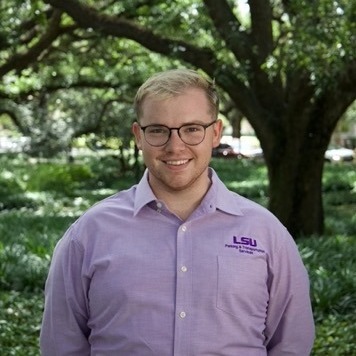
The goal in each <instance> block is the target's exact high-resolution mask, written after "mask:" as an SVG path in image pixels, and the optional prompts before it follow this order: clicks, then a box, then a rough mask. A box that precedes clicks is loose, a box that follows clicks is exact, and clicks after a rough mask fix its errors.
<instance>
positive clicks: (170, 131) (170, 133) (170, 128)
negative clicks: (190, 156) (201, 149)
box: [138, 119, 217, 147]
mask: <svg viewBox="0 0 356 356" xmlns="http://www.w3.org/2000/svg"><path fill="white" fill-rule="evenodd" d="M216 121H217V120H216V119H215V120H214V121H212V122H211V123H209V124H205V125H204V124H195V123H193V122H192V123H189V124H184V125H182V126H180V127H168V126H166V125H160V124H153V125H146V126H141V125H140V124H138V126H140V129H141V130H142V131H143V136H144V137H145V140H146V142H147V143H148V144H149V145H150V146H152V147H162V146H164V145H165V144H167V142H168V141H169V139H170V138H171V136H172V130H177V132H178V136H179V138H180V139H181V140H182V141H183V142H184V143H185V144H186V145H188V146H197V145H200V144H201V143H202V142H203V141H204V139H205V135H206V129H207V128H208V127H210V126H211V125H213V124H215V123H216ZM192 125H195V126H201V127H203V128H204V136H203V138H202V140H201V141H200V142H198V143H194V144H190V143H186V142H185V141H184V140H183V139H182V137H181V134H180V129H181V128H183V127H185V126H192ZM152 126H159V127H164V128H166V129H168V130H169V135H168V137H167V141H166V142H165V143H162V144H160V145H152V143H150V142H148V141H147V139H146V134H145V130H146V129H147V128H148V127H152Z"/></svg>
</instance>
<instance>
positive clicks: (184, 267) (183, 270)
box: [180, 266, 188, 272]
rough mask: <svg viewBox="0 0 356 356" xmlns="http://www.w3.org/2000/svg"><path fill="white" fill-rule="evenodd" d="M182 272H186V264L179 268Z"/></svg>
mask: <svg viewBox="0 0 356 356" xmlns="http://www.w3.org/2000/svg"><path fill="white" fill-rule="evenodd" d="M180 270H181V271H182V272H187V271H188V268H187V267H186V266H182V267H181V269H180Z"/></svg>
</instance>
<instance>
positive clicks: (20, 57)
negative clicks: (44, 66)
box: [0, 10, 62, 78]
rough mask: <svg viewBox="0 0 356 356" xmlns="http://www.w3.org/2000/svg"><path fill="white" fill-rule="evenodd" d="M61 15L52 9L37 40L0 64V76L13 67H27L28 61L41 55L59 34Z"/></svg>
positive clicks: (34, 59) (18, 68)
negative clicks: (45, 29) (31, 45)
mask: <svg viewBox="0 0 356 356" xmlns="http://www.w3.org/2000/svg"><path fill="white" fill-rule="evenodd" d="M61 16H62V12H61V11H58V10H57V11H54V13H53V16H52V17H51V19H50V21H49V23H48V26H47V31H46V32H45V33H44V34H43V36H42V37H41V38H40V39H39V40H38V42H37V43H36V44H35V45H34V46H33V47H31V48H30V49H28V51H27V52H25V53H21V54H20V53H19V54H16V55H14V56H12V57H11V58H10V60H9V61H8V62H6V63H5V64H3V65H2V66H0V78H2V77H3V76H4V75H5V74H7V73H8V72H10V71H11V70H13V69H16V70H19V71H21V70H22V69H24V68H27V67H28V65H29V64H30V63H32V62H34V61H36V60H37V59H38V58H39V57H40V56H41V54H42V53H43V51H45V50H46V49H47V48H48V47H49V46H50V45H51V44H52V43H53V41H54V40H55V39H56V38H57V37H58V36H59V35H60V34H61V28H60V22H61Z"/></svg>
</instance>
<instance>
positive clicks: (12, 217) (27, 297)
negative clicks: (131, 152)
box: [0, 156, 356, 356]
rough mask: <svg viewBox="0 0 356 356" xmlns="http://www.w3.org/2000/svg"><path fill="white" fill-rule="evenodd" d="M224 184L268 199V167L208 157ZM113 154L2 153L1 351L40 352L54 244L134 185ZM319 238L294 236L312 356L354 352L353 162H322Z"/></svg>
mask: <svg viewBox="0 0 356 356" xmlns="http://www.w3.org/2000/svg"><path fill="white" fill-rule="evenodd" d="M212 164H213V167H214V168H215V169H216V170H217V171H218V172H219V174H220V176H221V177H222V179H223V180H224V181H225V182H226V184H227V186H228V187H229V188H230V189H232V190H235V191H237V192H239V193H240V194H242V195H245V196H247V197H249V198H251V199H252V200H255V201H258V202H259V203H261V204H266V203H267V185H268V181H267V177H266V169H265V167H264V166H263V164H261V163H255V162H250V161H240V160H236V161H231V160H226V161H224V160H217V159H216V160H214V161H213V163H212ZM116 167H118V165H117V162H115V160H114V159H113V158H108V159H103V158H101V159H100V161H99V160H98V161H95V160H94V159H93V158H91V159H86V160H83V161H82V162H81V163H80V164H78V163H76V164H70V165H69V164H66V163H64V162H63V163H61V162H57V163H55V162H52V163H48V162H42V163H38V162H29V161H28V160H26V159H22V158H21V157H12V158H11V159H9V158H8V157H5V156H0V349H1V355H2V356H7V355H19V356H21V355H26V356H32V355H39V349H38V335H39V331H40V322H41V314H42V309H43V286H44V282H45V278H46V273H47V270H48V265H49V262H50V256H51V253H52V250H53V247H54V245H55V243H56V241H57V240H58V239H59V238H60V237H61V235H62V234H63V232H64V231H65V230H66V229H67V227H68V226H69V224H70V223H71V222H72V221H74V219H76V217H78V216H79V215H80V214H81V213H82V212H83V211H84V210H85V209H87V208H88V207H89V206H90V205H92V204H93V203H94V202H95V201H97V200H100V199H102V198H104V197H106V196H108V195H110V194H112V193H114V192H115V191H116V190H118V189H123V188H125V187H128V186H130V185H131V184H133V183H134V182H135V177H134V176H133V175H132V174H130V173H126V174H120V172H118V171H117V168H116ZM323 186H324V202H325V212H326V221H325V226H326V229H325V231H326V232H325V235H324V236H319V237H312V238H305V239H302V240H298V241H297V243H298V246H299V249H300V252H301V255H302V257H303V260H304V262H305V265H306V267H307V269H308V271H309V275H310V280H311V297H312V303H313V308H314V313H315V320H316V326H317V338H316V342H315V347H314V350H313V355H324V356H325V355H332V356H334V355H345V356H349V355H353V354H356V351H355V350H356V341H355V340H354V339H355V338H354V335H356V273H355V271H356V259H355V256H356V213H355V212H356V166H355V164H354V165H350V164H343V165H331V164H327V165H326V168H325V173H324V178H323Z"/></svg>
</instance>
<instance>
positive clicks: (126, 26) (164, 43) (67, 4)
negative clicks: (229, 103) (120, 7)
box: [45, 0, 216, 73]
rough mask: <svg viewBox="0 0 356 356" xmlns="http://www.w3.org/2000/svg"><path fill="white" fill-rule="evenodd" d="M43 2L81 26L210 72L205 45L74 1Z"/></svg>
mask: <svg viewBox="0 0 356 356" xmlns="http://www.w3.org/2000/svg"><path fill="white" fill-rule="evenodd" d="M45 1H46V2H47V3H49V4H51V5H52V6H54V7H56V8H58V9H61V10H63V11H65V12H66V13H67V14H68V15H69V16H71V17H72V18H73V20H74V21H75V22H76V23H77V24H78V26H79V27H81V28H87V29H88V28H93V29H95V30H97V31H100V32H101V33H103V34H106V35H111V36H114V37H120V38H127V39H131V40H133V41H135V42H137V43H139V44H141V45H142V46H144V47H146V48H147V49H149V50H151V51H154V52H156V53H160V54H163V55H166V56H170V57H174V58H177V59H181V60H184V61H186V62H188V63H191V64H193V65H195V66H198V67H200V68H201V69H203V70H204V71H206V72H207V73H213V72H214V63H215V61H216V58H215V53H214V52H213V51H212V50H211V49H209V48H206V47H205V48H200V47H197V46H194V45H192V44H189V43H188V42H186V41H178V40H173V39H169V38H166V37H163V36H159V35H157V34H155V33H154V32H153V31H151V30H148V29H145V28H143V27H140V26H139V25H137V24H135V23H134V22H132V21H128V20H127V19H124V18H117V17H114V16H109V15H106V14H99V13H98V12H97V11H96V10H95V9H93V8H92V7H90V6H87V5H83V4H81V3H80V2H79V1H77V0H67V1H62V0H45Z"/></svg>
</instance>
